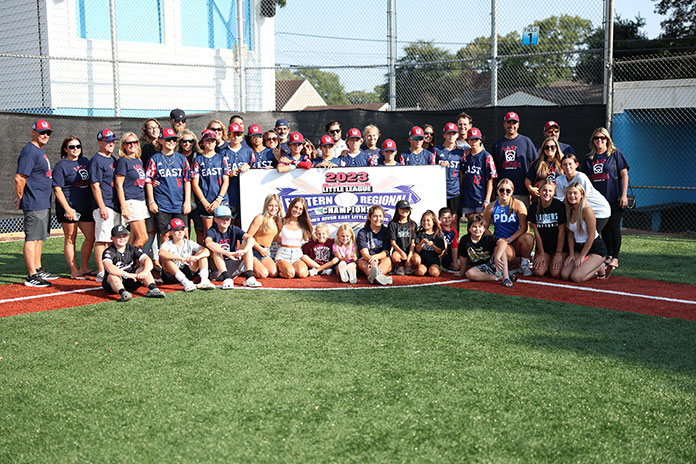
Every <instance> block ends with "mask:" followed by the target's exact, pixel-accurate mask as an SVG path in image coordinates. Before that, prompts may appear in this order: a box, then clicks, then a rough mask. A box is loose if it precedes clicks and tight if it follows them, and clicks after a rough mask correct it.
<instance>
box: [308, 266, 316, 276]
mask: <svg viewBox="0 0 696 464" xmlns="http://www.w3.org/2000/svg"><path fill="white" fill-rule="evenodd" d="M317 274H318V272H317V270H316V269H315V268H312V269H310V270H309V275H310V276H311V277H314V276H315V275H317Z"/></svg>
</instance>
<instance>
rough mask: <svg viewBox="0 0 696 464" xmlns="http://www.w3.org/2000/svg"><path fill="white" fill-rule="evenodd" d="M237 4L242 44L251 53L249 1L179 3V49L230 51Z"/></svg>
mask: <svg viewBox="0 0 696 464" xmlns="http://www.w3.org/2000/svg"><path fill="white" fill-rule="evenodd" d="M237 1H242V2H244V4H243V5H242V15H243V16H244V42H245V43H246V44H247V47H249V49H251V48H252V47H251V43H252V40H251V0H180V5H181V34H182V42H183V45H185V46H187V47H202V48H225V49H233V48H234V47H235V45H236V44H237V3H236V2H237Z"/></svg>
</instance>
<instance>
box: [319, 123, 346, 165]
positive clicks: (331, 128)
mask: <svg viewBox="0 0 696 464" xmlns="http://www.w3.org/2000/svg"><path fill="white" fill-rule="evenodd" d="M324 129H325V130H326V135H330V136H331V138H332V139H334V151H333V157H334V158H337V157H339V156H341V154H342V153H343V152H344V151H346V150H348V145H347V144H346V142H345V141H344V140H342V139H341V124H339V122H338V121H329V122H327V123H326V126H324Z"/></svg>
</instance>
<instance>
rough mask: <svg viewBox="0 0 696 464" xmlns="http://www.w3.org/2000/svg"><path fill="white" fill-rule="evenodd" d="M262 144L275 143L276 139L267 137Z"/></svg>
mask: <svg viewBox="0 0 696 464" xmlns="http://www.w3.org/2000/svg"><path fill="white" fill-rule="evenodd" d="M263 141H264V142H277V141H278V137H268V138H267V139H263Z"/></svg>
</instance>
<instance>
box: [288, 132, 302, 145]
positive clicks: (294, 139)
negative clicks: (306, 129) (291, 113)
mask: <svg viewBox="0 0 696 464" xmlns="http://www.w3.org/2000/svg"><path fill="white" fill-rule="evenodd" d="M293 143H304V137H302V134H300V133H299V132H293V133H292V134H290V139H289V140H288V145H292V144H293Z"/></svg>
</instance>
